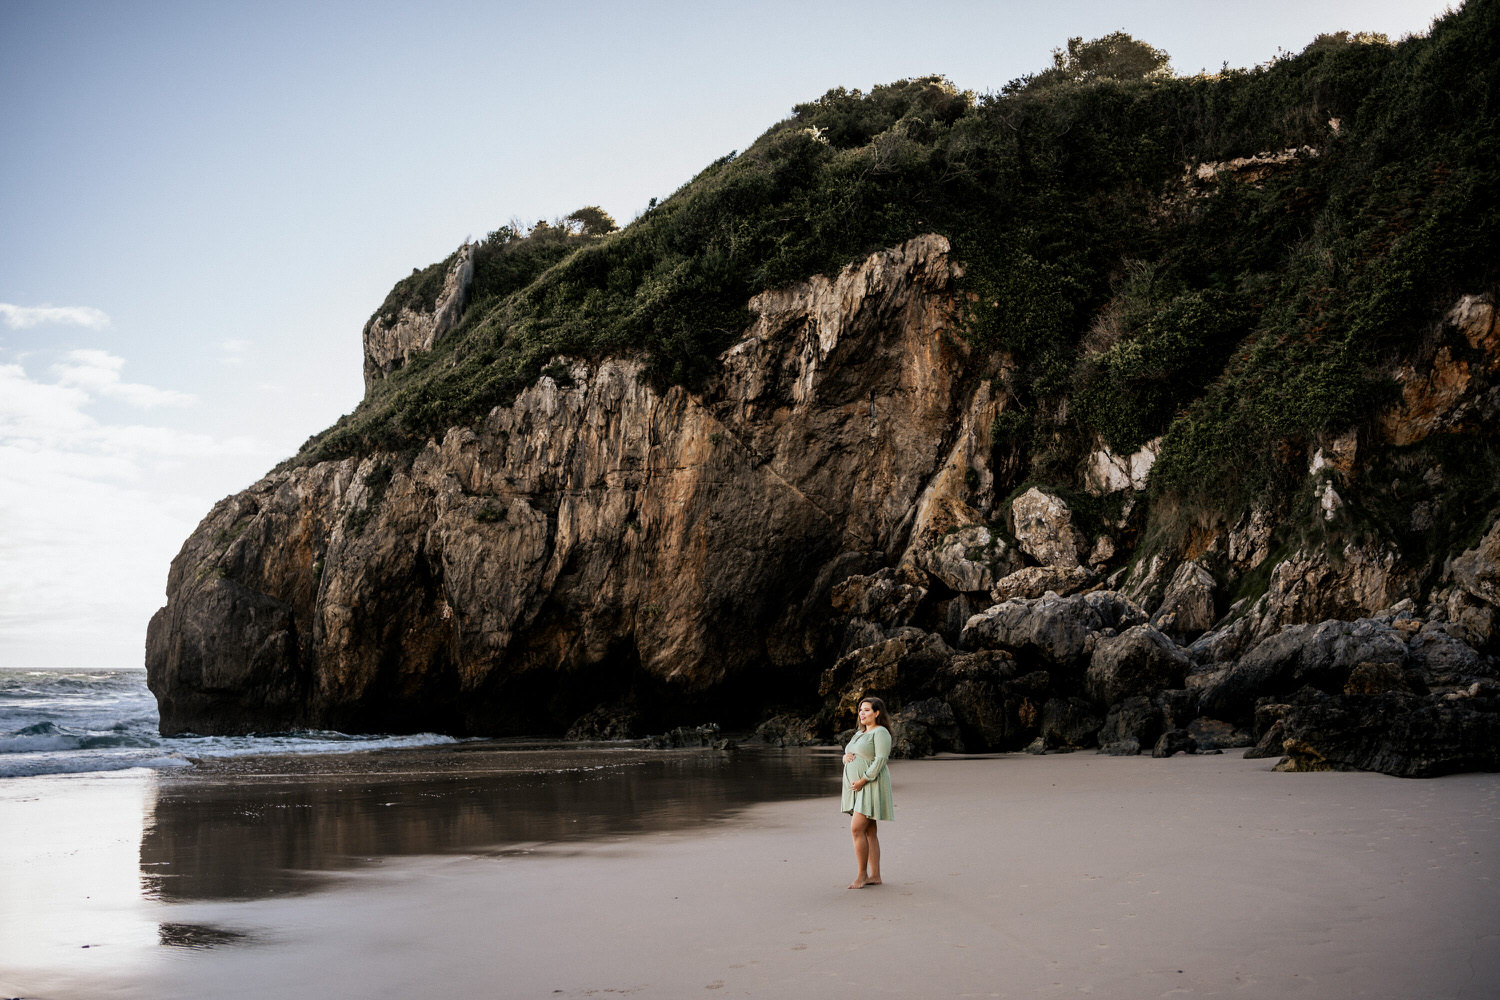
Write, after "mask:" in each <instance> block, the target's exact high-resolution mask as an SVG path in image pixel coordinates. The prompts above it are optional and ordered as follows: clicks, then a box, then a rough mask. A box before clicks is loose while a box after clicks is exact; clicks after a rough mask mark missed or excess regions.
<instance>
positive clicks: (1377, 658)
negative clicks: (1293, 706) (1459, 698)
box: [1199, 618, 1407, 720]
mask: <svg viewBox="0 0 1500 1000" xmlns="http://www.w3.org/2000/svg"><path fill="white" fill-rule="evenodd" d="M1406 655H1407V653H1406V643H1405V641H1404V640H1403V636H1402V635H1401V633H1400V632H1398V631H1397V630H1395V629H1394V628H1392V627H1391V626H1390V625H1388V624H1385V623H1383V622H1380V621H1376V620H1374V619H1369V618H1365V619H1360V620H1359V621H1354V622H1344V621H1326V622H1321V623H1320V624H1317V625H1293V626H1290V627H1288V628H1285V629H1283V630H1282V631H1281V632H1280V633H1278V634H1276V635H1273V636H1271V637H1270V638H1269V639H1266V640H1265V641H1263V642H1261V643H1260V644H1258V645H1257V646H1255V647H1254V648H1253V649H1251V650H1250V652H1248V653H1246V654H1245V655H1244V656H1242V657H1240V659H1239V660H1238V661H1237V662H1235V663H1234V664H1233V665H1232V666H1230V667H1228V668H1226V669H1224V670H1221V671H1219V672H1218V673H1217V674H1216V675H1214V676H1213V677H1212V679H1211V681H1210V683H1208V684H1206V685H1205V686H1204V688H1203V690H1202V691H1201V692H1200V693H1199V708H1200V710H1201V711H1202V712H1203V714H1205V715H1208V716H1210V717H1212V718H1216V719H1227V720H1241V719H1247V718H1248V717H1249V715H1250V714H1251V712H1252V711H1253V710H1254V707H1255V701H1256V699H1257V698H1261V697H1265V696H1278V695H1286V694H1289V693H1291V692H1293V691H1296V690H1297V689H1299V688H1301V687H1303V686H1305V685H1311V686H1313V687H1315V688H1318V689H1319V690H1322V691H1342V690H1343V689H1344V685H1345V684H1346V683H1347V682H1348V680H1349V673H1350V671H1352V670H1353V669H1354V668H1355V666H1357V665H1358V664H1360V663H1390V664H1394V665H1395V666H1396V667H1398V668H1399V667H1402V666H1404V665H1405V662H1406Z"/></svg>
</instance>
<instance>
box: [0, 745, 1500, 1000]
mask: <svg viewBox="0 0 1500 1000" xmlns="http://www.w3.org/2000/svg"><path fill="white" fill-rule="evenodd" d="M1271 763H1272V762H1271V761H1254V760H1243V759H1241V758H1240V757H1239V756H1238V755H1237V754H1232V755H1224V756H1203V757H1179V758H1175V759H1172V760H1165V761H1163V760H1149V759H1144V758H1110V757H1102V756H1096V755H1092V754H1074V755H1068V756H1050V757H1042V758H1038V757H1028V756H1024V755H1003V756H998V757H987V758H954V757H947V758H939V759H934V760H923V761H897V762H895V763H894V764H893V765H892V776H893V779H894V785H895V801H896V819H895V820H894V821H892V822H889V823H883V824H881V842H882V844H883V847H884V855H885V864H884V868H885V871H884V876H885V884H884V885H883V886H879V887H872V888H868V889H864V890H858V891H851V890H848V889H845V888H844V886H845V885H846V884H847V882H848V881H849V879H850V877H851V876H852V875H853V861H852V852H851V850H850V847H849V842H848V834H847V820H846V818H845V817H843V816H842V815H841V814H839V813H838V812H837V800H836V797H834V796H830V799H829V800H828V801H816V800H814V801H807V800H804V801H793V802H779V803H771V804H761V805H756V806H753V807H750V808H749V809H747V810H746V811H744V812H742V813H739V814H738V815H736V816H735V817H733V818H732V819H729V820H725V821H721V822H716V823H712V824H709V825H706V826H703V827H699V828H697V829H691V830H676V831H669V832H664V833H645V834H637V835H632V836H628V837H619V838H605V839H602V840H594V841H588V842H583V843H570V844H552V845H547V844H535V845H527V846H526V847H524V848H520V849H516V850H507V851H504V852H497V853H495V854H492V855H467V856H461V857H445V858H420V859H401V860H396V859H391V860H389V861H388V862H387V863H385V864H384V865H382V866H380V867H379V868H377V869H375V870H363V871H359V872H355V873H347V874H345V875H343V876H341V877H340V880H339V884H338V885H336V886H335V887H333V888H331V889H328V890H326V891H322V892H318V893H315V894H312V895H310V896H303V897H298V898H292V899H268V900H259V901H253V902H242V903H229V902H214V903H193V904H177V905H174V906H171V907H170V908H167V910H168V911H169V912H166V913H165V914H164V915H160V916H159V918H160V919H162V920H171V921H179V922H183V923H189V924H193V923H197V924H204V925H211V926H217V927H222V928H227V929H233V930H236V931H240V932H245V933H247V934H248V935H249V937H248V938H247V939H246V940H245V941H242V942H239V943H234V944H228V945H223V946H220V947H213V948H206V949H201V950H182V949H167V948H157V949H156V950H155V956H154V957H152V958H150V959H149V960H145V961H143V962H141V963H140V964H138V965H135V966H132V967H129V968H126V969H117V970H115V971H114V972H112V973H110V975H108V976H107V977H105V976H102V975H91V974H90V973H89V972H88V971H87V969H85V968H83V967H80V970H79V971H78V974H77V975H69V974H66V973H61V972H59V971H58V970H53V971H52V973H51V974H48V975H46V976H44V977H43V978H42V979H36V978H34V977H23V978H18V977H15V976H8V975H6V974H4V973H0V989H5V990H9V991H10V992H6V993H5V994H4V995H5V996H16V995H25V996H46V997H59V998H61V997H122V998H138V997H139V998H144V997H150V998H153V1000H155V998H178V997H182V998H187V997H193V998H202V997H212V998H223V1000H235V998H250V997H254V998H257V1000H261V998H267V997H276V998H299V997H306V998H319V1000H323V998H329V997H376V998H384V997H393V998H394V997H438V998H445V997H454V998H470V997H472V998H481V997H485V998H488V997H500V998H512V997H514V998H547V997H589V996H596V997H597V996H615V995H633V996H639V997H694V996H699V997H726V996H748V997H767V998H772V997H776V998H782V997H784V998H794V1000H795V998H802V997H808V998H812V997H817V998H827V997H836V996H863V997H887V996H890V997H904V998H923V997H971V996H978V997H1017V998H1020V997H1026V998H1037V997H1074V996H1094V997H1101V998H1109V1000H1133V998H1146V997H1221V996H1232V997H1267V998H1273V997H1274V998H1297V997H1306V998H1317V1000H1330V998H1346V997H1347V998H1361V1000H1378V998H1392V1000H1397V998H1399V1000H1428V998H1432V1000H1436V998H1459V997H1462V998H1466V1000H1470V998H1486V997H1496V996H1500V947H1497V946H1500V892H1497V890H1500V775H1460V776H1453V777H1448V778H1440V779H1435V780H1428V781H1409V780H1402V779H1396V778H1388V777H1384V776H1381V775H1375V774H1277V773H1273V772H1271V771H1270V766H1271Z"/></svg>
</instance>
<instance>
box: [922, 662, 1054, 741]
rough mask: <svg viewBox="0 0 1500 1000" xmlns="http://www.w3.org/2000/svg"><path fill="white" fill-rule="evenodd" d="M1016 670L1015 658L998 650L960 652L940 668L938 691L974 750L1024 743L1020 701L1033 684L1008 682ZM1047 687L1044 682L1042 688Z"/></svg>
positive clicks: (1031, 691)
mask: <svg viewBox="0 0 1500 1000" xmlns="http://www.w3.org/2000/svg"><path fill="white" fill-rule="evenodd" d="M1015 673H1016V661H1015V659H1014V658H1013V657H1012V656H1011V655H1010V654H1009V653H1006V652H1004V651H1003V650H998V649H987V650H981V651H979V652H977V653H959V654H958V655H956V656H954V657H953V658H952V659H950V660H949V661H948V662H947V664H946V665H945V666H944V667H943V668H942V669H941V670H940V671H939V673H938V676H937V691H938V693H939V694H940V695H941V697H942V699H943V700H944V701H945V702H946V703H947V704H948V706H949V707H950V709H951V710H952V712H953V716H954V718H955V719H956V720H957V722H958V725H959V727H960V729H961V730H962V731H963V733H964V736H965V739H964V743H965V745H968V746H970V747H971V749H975V750H999V749H1003V748H1005V747H1007V746H1010V745H1015V744H1018V743H1022V742H1025V740H1024V739H1021V736H1022V734H1023V733H1025V732H1026V730H1027V728H1028V727H1026V726H1023V725H1021V721H1020V715H1021V714H1022V713H1021V711H1020V708H1021V704H1020V703H1021V702H1022V701H1024V699H1025V698H1026V697H1027V696H1029V695H1031V694H1032V693H1033V690H1032V688H1033V685H1032V684H1024V685H1014V684H1010V683H1008V682H1011V681H1013V680H1014V679H1015ZM1045 676H1046V675H1045V674H1043V677H1045ZM1045 686H1046V682H1045V681H1044V682H1043V690H1045ZM1033 714H1034V713H1033ZM1031 728H1033V729H1034V728H1035V726H1034V722H1033V725H1032V726H1031ZM1029 738H1030V735H1029V734H1028V735H1026V739H1029Z"/></svg>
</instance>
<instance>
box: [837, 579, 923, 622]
mask: <svg viewBox="0 0 1500 1000" xmlns="http://www.w3.org/2000/svg"><path fill="white" fill-rule="evenodd" d="M829 597H830V599H831V600H832V601H833V609H834V610H835V611H837V612H839V613H840V614H845V615H852V616H853V617H855V618H863V619H865V620H866V621H871V622H875V623H877V624H879V625H887V626H890V625H910V624H911V623H912V621H913V620H914V619H915V618H916V616H917V609H918V608H919V607H920V606H921V604H922V601H923V599H925V598H926V597H927V590H926V588H925V587H919V586H915V585H914V584H911V583H909V582H907V581H905V580H902V579H901V578H900V577H899V575H898V574H897V571H896V570H894V569H891V568H889V567H887V568H885V569H881V570H878V571H876V572H874V573H871V574H869V575H867V576H851V577H848V578H846V579H844V580H843V581H841V582H839V583H837V584H835V585H834V587H833V589H832V590H831V591H830V592H829Z"/></svg>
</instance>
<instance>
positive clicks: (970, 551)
mask: <svg viewBox="0 0 1500 1000" xmlns="http://www.w3.org/2000/svg"><path fill="white" fill-rule="evenodd" d="M914 561H915V562H916V564H917V566H919V567H920V568H922V569H923V570H926V571H927V572H928V573H929V574H931V575H932V577H933V578H934V579H936V580H938V581H940V582H941V583H942V584H943V585H944V586H945V587H947V588H948V589H949V590H956V591H959V592H961V593H964V592H984V591H987V590H989V589H990V588H991V587H993V586H994V585H995V582H996V581H997V580H999V579H1001V578H1002V577H1005V576H1006V575H1008V574H1009V573H1011V572H1013V571H1014V570H1016V569H1018V568H1019V567H1020V565H1021V561H1022V560H1021V556H1020V553H1018V552H1016V551H1015V550H1014V549H1012V548H1011V547H1010V546H1009V545H1008V544H1006V542H1005V540H1004V539H1003V538H1001V537H1000V536H999V534H998V533H996V532H995V531H994V530H992V529H991V528H989V527H987V526H985V525H982V524H973V525H968V526H966V527H963V528H959V529H958V530H956V531H954V532H952V533H951V534H949V535H946V536H944V537H943V538H942V539H941V540H940V541H939V542H938V543H937V544H936V545H935V546H934V547H933V548H932V549H929V550H927V551H925V552H921V553H918V554H917V555H916V556H915V557H914Z"/></svg>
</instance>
